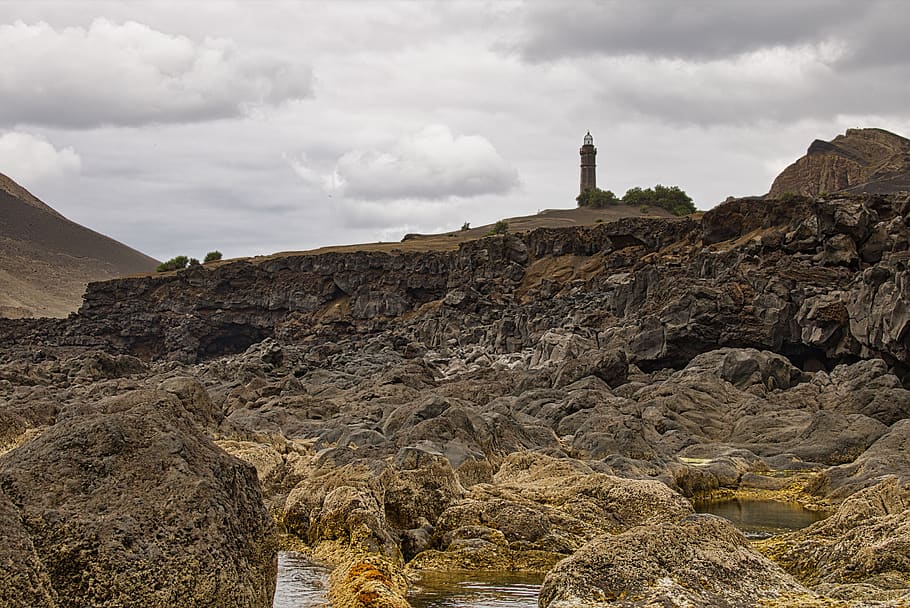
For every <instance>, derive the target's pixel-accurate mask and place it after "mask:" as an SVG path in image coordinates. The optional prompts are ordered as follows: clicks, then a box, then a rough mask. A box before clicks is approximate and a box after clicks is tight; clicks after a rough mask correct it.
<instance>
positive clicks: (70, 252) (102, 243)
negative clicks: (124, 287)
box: [0, 174, 157, 318]
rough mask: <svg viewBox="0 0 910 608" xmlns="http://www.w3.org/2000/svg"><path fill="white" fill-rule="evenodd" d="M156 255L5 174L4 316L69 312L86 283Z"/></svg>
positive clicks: (0, 216) (1, 239) (0, 187)
mask: <svg viewBox="0 0 910 608" xmlns="http://www.w3.org/2000/svg"><path fill="white" fill-rule="evenodd" d="M156 263H157V262H156V261H155V260H154V259H152V258H150V257H149V256H147V255H144V254H142V253H140V252H138V251H136V250H135V249H131V248H129V247H127V246H126V245H123V244H122V243H119V242H117V241H115V240H113V239H111V238H108V237H106V236H104V235H103V234H99V233H97V232H94V231H93V230H89V229H88V228H85V227H83V226H80V225H79V224H76V223H75V222H71V221H70V220H68V219H66V218H65V217H63V216H62V215H60V214H59V213H57V212H56V211H55V210H54V209H52V208H51V207H49V206H48V205H46V204H44V203H43V202H41V201H40V200H39V199H38V198H37V197H35V196H34V195H32V194H31V193H30V192H28V191H27V190H26V189H25V188H23V187H22V186H20V185H19V184H17V183H16V182H14V181H13V180H12V179H10V178H9V177H7V176H5V175H3V174H0V317H11V318H18V317H65V316H66V315H68V314H69V313H71V312H74V311H75V310H77V309H78V308H79V305H80V304H81V302H82V294H83V293H84V292H85V286H86V285H87V284H88V283H89V282H91V281H100V280H105V279H112V278H116V277H120V276H125V275H129V274H134V273H138V272H148V271H151V270H154V268H155V265H156Z"/></svg>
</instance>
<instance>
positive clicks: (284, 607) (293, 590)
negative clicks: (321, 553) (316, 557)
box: [272, 551, 329, 608]
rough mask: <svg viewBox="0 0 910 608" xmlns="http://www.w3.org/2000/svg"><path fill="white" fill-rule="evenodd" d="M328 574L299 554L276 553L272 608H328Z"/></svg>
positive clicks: (322, 568)
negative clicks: (275, 579) (276, 574)
mask: <svg viewBox="0 0 910 608" xmlns="http://www.w3.org/2000/svg"><path fill="white" fill-rule="evenodd" d="M328 580H329V571H328V569H326V568H325V567H324V566H322V565H320V564H318V563H315V562H313V561H312V560H310V559H309V558H308V557H307V556H306V555H303V554H301V553H293V552H285V551H281V552H279V553H278V580H277V583H276V584H275V601H274V602H272V606H273V607H274V608H328V607H329V599H328V596H327V594H326V589H327V586H328Z"/></svg>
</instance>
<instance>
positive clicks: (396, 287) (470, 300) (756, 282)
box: [0, 195, 910, 383]
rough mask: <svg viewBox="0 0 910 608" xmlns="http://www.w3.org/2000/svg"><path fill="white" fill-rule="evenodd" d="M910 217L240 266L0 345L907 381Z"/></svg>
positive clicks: (879, 209) (135, 286)
mask: <svg viewBox="0 0 910 608" xmlns="http://www.w3.org/2000/svg"><path fill="white" fill-rule="evenodd" d="M908 205H910V203H908V202H907V200H906V196H903V195H894V196H855V197H840V198H836V199H835V198H829V199H825V200H821V199H820V200H810V199H801V200H799V201H797V202H795V203H794V202H790V201H775V200H760V199H743V200H734V201H730V202H728V203H725V204H723V205H720V206H719V207H717V208H715V209H713V210H711V211H709V212H707V213H706V214H705V215H704V217H703V219H702V220H701V222H700V224H699V223H696V222H695V221H693V220H691V219H683V220H671V219H660V218H652V219H648V218H628V219H626V220H622V221H620V222H615V223H613V224H604V225H599V226H596V227H594V228H566V229H539V230H535V231H532V232H530V233H525V234H517V235H510V236H505V237H501V236H497V237H488V238H484V239H480V240H478V241H470V242H466V243H462V244H461V246H460V248H459V249H457V250H451V251H435V252H433V251H429V252H415V251H407V252H404V251H403V252H398V253H394V252H392V253H388V252H376V251H374V252H359V253H357V252H355V253H327V254H318V255H303V254H301V255H285V256H278V257H274V258H265V259H254V260H240V261H236V262H228V263H224V264H221V265H219V266H217V267H205V266H201V267H194V268H190V269H187V270H185V271H181V272H177V273H173V274H168V275H164V276H154V277H142V278H134V279H125V280H120V281H111V282H106V283H98V284H93V285H92V286H91V287H90V289H89V290H88V292H87V294H86V301H85V304H84V306H83V309H82V311H81V312H80V314H79V315H76V316H75V317H74V318H73V319H71V320H70V321H69V322H68V323H65V324H61V323H54V322H50V321H49V322H46V323H34V322H32V323H31V324H29V325H28V327H27V329H23V327H24V326H23V325H21V324H10V323H6V324H3V323H0V334H2V336H3V337H4V338H5V340H6V341H7V343H11V344H23V345H27V344H33V345H35V346H46V345H66V346H74V347H86V346H96V347H97V348H100V349H104V350H107V351H115V352H122V353H128V354H132V355H134V356H138V357H140V358H144V359H149V358H156V357H167V358H171V359H178V360H182V361H186V362H192V361H197V360H203V359H206V358H211V357H213V356H217V355H219V354H228V353H236V352H242V351H243V350H244V349H246V348H247V347H248V346H250V345H251V344H253V343H258V342H259V341H261V340H263V339H265V338H266V337H274V338H276V339H279V340H281V341H282V342H285V343H302V344H309V345H313V346H314V347H315V346H316V345H318V349H315V348H314V351H313V353H312V354H311V355H310V364H316V365H319V361H318V360H317V359H318V358H319V357H322V358H325V356H326V355H327V354H330V353H329V349H331V348H332V344H337V343H338V342H339V341H343V340H350V339H358V340H359V339H361V338H367V339H369V338H371V337H375V336H378V335H380V334H382V333H383V332H390V333H389V335H391V336H393V337H392V338H391V339H392V341H393V343H394V344H396V345H398V346H397V348H399V350H401V351H402V352H404V351H405V350H406V349H407V348H412V349H414V350H415V352H420V351H421V349H424V350H425V349H440V348H447V347H449V346H451V345H452V344H456V345H458V346H459V347H467V346H470V345H475V346H477V347H479V348H481V349H486V348H493V349H495V350H496V351H498V352H505V353H516V352H519V351H522V350H524V349H526V348H530V347H534V346H535V345H538V344H540V343H541V340H543V339H544V336H545V335H547V334H548V333H551V334H552V333H553V332H557V333H558V332H560V331H565V330H566V329H571V328H579V330H578V331H575V330H574V329H573V330H572V332H571V333H574V334H577V335H579V336H580V337H583V339H584V340H586V349H587V350H589V351H591V352H590V353H586V355H585V357H586V358H597V357H600V360H598V361H593V360H592V361H589V362H582V361H575V360H573V361H571V362H570V365H568V366H566V367H565V369H564V370H563V371H564V372H565V373H563V374H561V375H560V374H557V375H559V376H560V377H559V378H556V377H551V381H556V382H560V383H564V382H571V381H572V379H573V378H575V377H577V373H576V372H573V371H572V369H570V368H575V367H578V365H587V366H588V367H590V366H592V365H594V366H601V368H602V369H604V370H605V371H604V374H607V373H614V372H612V371H610V372H608V371H606V370H607V369H608V368H609V367H610V365H613V364H612V363H610V364H608V363H607V361H606V360H605V359H603V357H604V356H607V354H608V353H611V352H612V353H618V352H619V351H623V352H624V353H625V356H626V357H627V360H628V362H630V363H633V364H635V365H637V366H639V367H640V368H641V369H644V370H645V371H650V370H654V369H659V368H661V367H667V366H672V367H682V366H683V365H685V364H686V363H687V362H688V361H689V360H691V359H692V358H693V357H694V356H696V355H698V354H699V353H703V352H706V351H709V350H712V349H714V348H717V347H723V346H730V347H737V348H741V347H753V348H760V349H765V350H770V351H774V352H777V353H779V354H782V355H784V356H787V357H789V358H790V359H791V361H794V362H795V363H796V364H797V365H799V366H801V367H804V366H807V365H808V366H809V369H817V368H819V367H824V368H828V369H830V367H832V366H833V365H834V364H836V363H838V362H844V361H851V360H855V359H856V358H873V357H878V358H882V359H884V360H885V361H886V362H887V363H888V364H889V365H890V366H892V368H893V369H894V370H895V371H897V372H898V373H899V375H901V376H903V375H904V374H905V373H907V370H908V369H910V368H908V366H910V350H908V347H907V345H906V341H905V340H904V337H905V335H904V334H905V333H906V332H907V331H908V329H907V328H908V327H910V316H908V315H907V314H906V313H905V310H904V309H905V307H904V306H903V302H904V301H905V300H906V299H907V298H908V297H910V294H908V293H906V292H907V285H908V284H910V282H908V280H907V277H906V276H905V275H906V273H907V272H908V271H907V266H908V262H910V259H908V257H907V256H908V253H907V250H908V247H910V238H908V237H910V229H908V227H907V226H906V225H905V219H904V218H905V215H906V212H907V211H908V209H910V208H908ZM466 328H467V329H466ZM594 350H597V351H598V352H600V353H602V354H596V353H595V352H594ZM318 353H322V354H318ZM611 356H612V355H611ZM616 356H620V355H618V354H617V355H616ZM604 366H606V367H604ZM617 369H618V367H617ZM554 371H555V370H554ZM579 371H580V372H581V373H584V370H579ZM573 374H574V375H573ZM615 381H620V382H621V378H619V377H617V378H616V379H615Z"/></svg>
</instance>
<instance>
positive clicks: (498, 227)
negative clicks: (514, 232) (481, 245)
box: [484, 220, 509, 236]
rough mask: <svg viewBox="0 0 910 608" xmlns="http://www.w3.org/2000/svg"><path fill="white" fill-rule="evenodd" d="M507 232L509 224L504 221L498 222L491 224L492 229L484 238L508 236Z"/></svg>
mask: <svg viewBox="0 0 910 608" xmlns="http://www.w3.org/2000/svg"><path fill="white" fill-rule="evenodd" d="M508 232H509V223H508V222H507V221H505V220H499V221H498V222H496V223H495V224H493V227H492V228H491V229H490V231H489V232H488V233H486V234H485V235H484V236H494V235H497V234H508Z"/></svg>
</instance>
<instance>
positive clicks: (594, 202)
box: [575, 188, 621, 209]
mask: <svg viewBox="0 0 910 608" xmlns="http://www.w3.org/2000/svg"><path fill="white" fill-rule="evenodd" d="M575 201H576V202H577V203H578V206H579V207H592V208H594V209H603V208H604V207H609V206H610V205H618V204H619V203H620V202H621V201H620V200H619V199H618V198H617V197H616V195H615V194H613V191H612V190H601V189H600V188H590V189H588V190H585V191H584V192H582V193H581V194H579V195H578V196H576V197H575Z"/></svg>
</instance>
